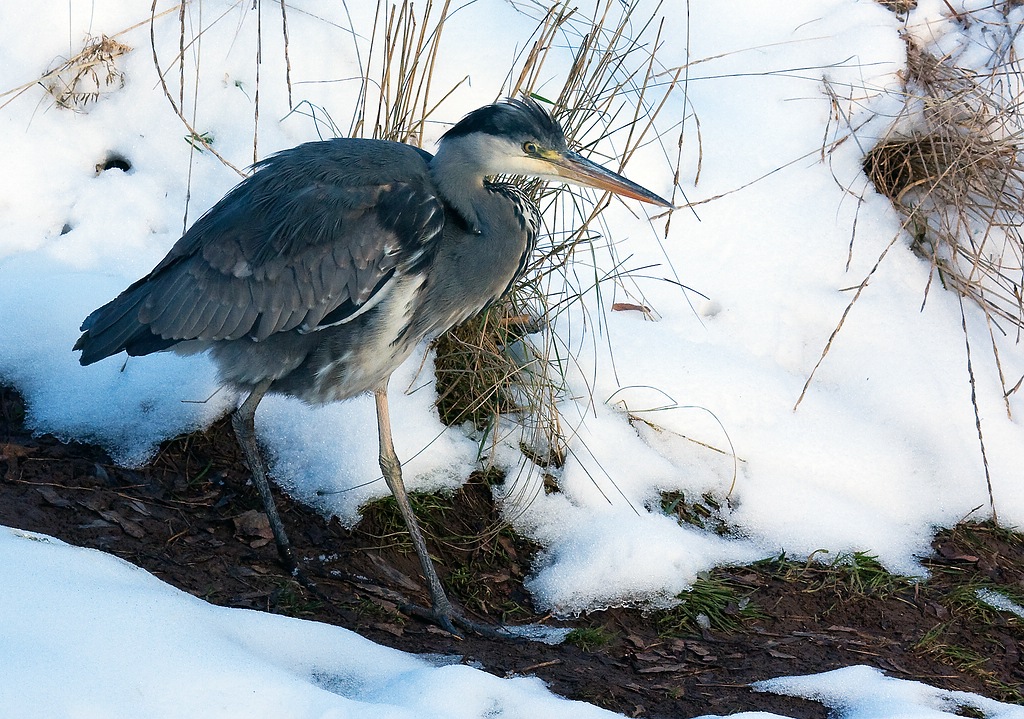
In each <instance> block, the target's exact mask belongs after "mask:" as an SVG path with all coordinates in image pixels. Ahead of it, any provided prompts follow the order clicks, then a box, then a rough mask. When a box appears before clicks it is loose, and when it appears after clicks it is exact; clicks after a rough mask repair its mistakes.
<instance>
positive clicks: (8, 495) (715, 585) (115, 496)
mask: <svg viewBox="0 0 1024 719" xmlns="http://www.w3.org/2000/svg"><path fill="white" fill-rule="evenodd" d="M23 417H24V406H23V403H22V401H21V398H20V397H19V396H18V395H17V393H15V392H14V391H13V390H11V389H7V388H0V524H5V525H9V526H14V527H18V528H22V529H26V530H31V531H35V532H42V533H45V534H49V535H53V536H56V537H58V538H60V539H62V540H64V541H66V542H69V543H71V544H76V545H80V546H86V547H93V548H96V549H101V550H103V551H106V552H110V553H112V554H115V555H117V556H119V557H122V558H123V559H126V560H128V561H129V562H132V563H133V564H136V565H139V566H141V567H144V568H146V569H147V570H148V571H150V572H152V573H153V574H155V575H156V576H158V577H160V578H161V579H163V580H164V581H166V582H168V583H170V584H173V585H174V586H176V587H179V588H181V589H183V590H184V591H186V592H189V593H191V594H194V595H196V596H199V597H202V598H203V599H205V600H207V601H210V602H213V603H215V604H220V605H224V606H231V607H246V608H250V609H259V610H263V611H268V612H275V613H281V614H287V615H291V616H297V617H302V618H306V619H315V620H318V621H323V622H328V623H331V624H337V625H340V626H344V627H347V628H350V629H352V630H354V631H356V632H359V633H360V634H362V635H364V636H367V637H369V638H370V639H372V640H374V641H376V642H379V643H381V644H386V645H388V646H392V647H397V648H399V649H403V650H405V651H409V652H431V653H442V654H449V655H451V654H456V655H460V656H462V657H463V661H465V662H474V663H479V664H480V665H482V666H483V667H484V668H485V669H486V670H487V671H489V672H492V673H494V674H496V675H498V676H506V675H512V674H519V675H522V674H528V675H536V676H538V677H540V678H541V679H543V680H544V681H545V682H546V683H547V684H548V685H549V686H550V687H551V689H552V690H553V691H555V692H557V693H559V694H561V695H563V696H566V697H569V698H572V699H580V700H584V701H588V702H592V703H594V704H597V705H599V706H602V707H606V708H608V709H611V710H614V711H617V712H621V713H623V714H625V715H627V716H642V717H692V716H697V715H701V714H729V713H734V712H738V711H749V710H765V711H773V712H777V713H779V714H784V715H786V716H792V717H799V718H801V719H802V718H805V717H806V718H808V719H811V718H815V717H826V716H827V715H828V712H827V710H826V709H825V708H824V707H822V706H821V705H819V704H816V703H814V702H809V701H804V700H799V699H793V698H789V697H781V696H775V695H772V694H763V693H758V692H755V691H753V690H751V689H750V688H749V687H748V684H749V683H750V682H752V681H756V680H759V679H766V678H771V677H776V676H782V675H790V674H807V673H816V672H822V671H826V670H829V669H835V668H838V667H843V666H847V665H850V664H867V665H871V666H875V667H878V668H880V669H882V670H884V671H885V672H887V673H888V674H890V675H892V676H894V677H899V678H904V679H913V680H919V681H923V682H927V683H928V684H931V685H934V686H939V687H944V688H948V689H959V690H967V691H973V692H978V693H980V694H984V695H986V696H990V697H993V698H997V699H1001V700H1003V701H1010V702H1017V703H1024V695H1022V692H1024V665H1022V661H1021V657H1022V653H1024V622H1021V621H1020V620H1018V619H1015V618H1013V617H1012V616H1011V615H1007V614H1005V613H999V612H996V611H993V610H991V609H987V608H986V607H985V605H983V604H980V603H979V602H977V601H976V600H974V596H975V594H974V592H975V590H976V589H977V588H978V587H983V586H987V587H1001V588H1004V590H1005V591H1007V592H1009V593H1010V594H1012V595H1015V596H1020V595H1021V594H1024V540H1022V537H1021V535H1020V534H1016V533H1013V532H1010V531H1007V530H1005V529H1002V528H999V527H995V526H992V525H990V524H968V523H964V524H962V525H960V526H959V527H957V528H956V529H955V530H952V531H943V532H942V533H940V534H939V536H938V537H937V538H936V540H935V543H934V550H935V552H934V555H933V556H931V557H929V558H927V560H926V564H927V566H928V567H929V569H930V570H931V574H932V576H931V578H930V579H929V580H928V581H925V582H919V583H914V582H908V581H904V580H902V579H901V578H898V577H892V576H891V575H887V574H885V573H884V572H882V571H880V570H879V568H878V567H877V565H875V564H874V563H873V562H872V561H871V560H870V558H866V557H856V558H853V559H854V560H855V561H854V564H852V565H844V566H842V567H832V568H829V567H824V566H821V565H805V564H803V563H794V562H789V561H787V560H785V558H779V559H778V560H776V561H769V562H763V563H760V564H758V565H755V566H750V567H742V568H732V569H728V570H721V571H718V572H716V573H715V574H714V575H712V576H711V577H709V578H708V580H706V581H705V582H703V583H702V585H701V587H700V589H701V592H700V593H699V596H697V595H695V596H693V597H691V599H690V601H688V602H686V603H684V604H683V605H682V606H681V607H680V608H679V609H677V610H676V611H674V612H663V611H659V612H642V611H639V610H636V609H616V610H610V611H601V612H594V613H592V614H590V615H588V616H584V617H579V618H577V619H573V620H571V621H557V620H555V619H553V618H551V617H547V616H544V615H543V614H541V613H538V612H536V611H535V610H534V608H533V607H532V605H531V602H530V597H529V595H528V594H527V593H526V592H525V591H524V590H523V586H522V582H523V579H524V577H526V576H528V575H529V573H530V571H531V566H532V562H533V560H534V557H535V555H536V551H537V547H535V546H533V545H532V544H531V543H530V542H528V541H526V540H524V539H523V538H521V537H517V536H516V535H515V534H513V533H512V532H511V530H509V529H508V528H502V526H501V523H500V520H499V516H498V512H497V510H496V508H495V507H494V504H493V502H492V500H491V493H490V489H489V487H488V485H487V483H486V479H485V477H483V476H474V477H473V478H472V479H471V481H470V482H468V483H467V485H466V486H465V488H464V489H462V490H461V491H460V492H458V493H457V494H456V495H455V496H453V497H418V498H417V511H418V512H419V513H420V514H421V518H422V520H423V523H424V524H425V529H426V531H427V532H428V535H429V537H430V539H429V541H431V543H432V546H431V551H432V553H433V554H434V556H435V557H436V558H437V560H438V564H439V567H440V572H441V576H442V580H443V581H444V582H445V584H446V586H447V587H448V588H449V590H450V593H451V595H452V597H453V598H454V599H455V600H456V601H458V602H460V603H461V604H462V605H463V606H464V607H465V608H466V609H467V610H468V612H469V613H470V614H471V615H472V616H474V617H476V618H478V619H479V620H481V621H484V622H491V623H497V622H507V623H512V624H516V623H528V622H542V623H548V624H552V625H558V626H572V627H575V628H576V629H577V631H576V632H574V633H573V634H572V635H571V641H570V642H567V643H565V644H562V645H559V646H548V645H544V644H539V643H533V642H511V641H507V640H492V639H485V638H481V637H476V636H467V637H466V638H465V639H461V640H460V639H456V638H453V637H451V636H449V635H447V634H445V633H444V632H441V631H440V630H438V629H436V628H435V627H433V626H431V625H429V624H426V623H424V622H422V621H420V620H418V619H412V618H409V617H406V616H403V615H402V614H401V613H400V612H399V611H398V607H399V606H400V605H401V604H402V603H404V602H417V603H420V604H425V603H427V595H426V591H425V588H424V586H423V585H422V583H421V580H420V578H419V577H420V575H419V571H418V565H417V563H416V559H415V556H414V554H413V553H412V551H411V547H410V545H409V544H408V541H407V538H406V536H405V534H404V532H403V531H402V527H401V522H400V519H399V518H398V516H397V512H396V510H395V508H394V506H393V503H392V502H389V501H382V502H380V503H377V504H375V505H374V506H372V507H370V508H369V509H368V510H367V512H366V516H365V517H364V519H363V521H362V522H361V523H360V524H359V525H358V526H356V527H355V528H353V529H351V530H349V529H346V528H344V527H342V526H340V525H339V524H338V522H337V521H330V522H328V521H325V520H324V519H323V518H322V517H320V516H318V515H317V514H315V513H313V512H311V511H310V510H309V509H307V508H305V507H303V506H301V505H298V504H296V503H294V502H291V501H289V500H288V499H287V498H286V497H283V496H280V495H279V499H278V501H279V506H280V509H281V511H282V515H283V517H284V521H285V524H286V526H287V527H288V529H289V532H290V534H291V538H292V541H293V543H294V544H295V545H296V549H297V552H298V554H299V556H300V557H303V558H305V560H306V566H307V568H308V572H309V574H310V575H311V576H312V577H313V578H314V579H315V581H316V582H317V585H318V587H319V590H320V592H321V593H322V595H323V596H322V597H317V596H315V595H313V594H311V593H310V592H309V591H307V590H306V589H304V588H303V587H301V586H299V585H298V584H297V583H296V582H295V581H293V580H292V579H291V578H290V577H289V576H288V575H287V573H286V572H285V571H284V569H283V567H282V566H281V565H280V564H279V563H278V561H277V553H276V550H275V547H274V544H273V542H272V541H268V539H267V537H266V536H265V527H264V525H263V524H262V523H261V521H260V520H261V519H263V517H261V515H260V513H259V510H260V504H259V499H258V497H257V495H256V492H255V490H254V489H253V488H252V486H251V484H249V483H248V472H247V470H246V468H245V466H244V463H243V461H242V460H241V457H240V452H239V451H238V449H237V447H236V445H235V442H234V439H233V436H232V434H231V431H230V427H229V425H228V423H227V422H226V421H221V422H219V423H217V424H215V425H214V426H213V427H212V428H210V429H209V430H208V431H207V432H204V433H197V434H193V435H189V436H186V437H182V438H178V439H175V440H173V441H170V442H168V443H166V444H165V445H164V446H163V448H162V450H161V452H160V453H159V455H158V456H157V457H156V459H155V460H154V461H153V462H152V463H151V464H150V465H148V466H146V467H144V468H141V469H136V470H127V469H124V468H120V467H117V466H116V465H114V464H113V463H112V462H111V460H110V458H109V457H108V456H107V455H106V454H105V453H104V452H103V450H101V449H99V448H97V447H93V446H88V445H82V444H64V443H61V442H59V441H57V440H55V439H54V438H52V437H48V436H42V437H34V436H33V435H32V433H31V432H30V431H28V430H27V429H26V428H25V427H24V424H23ZM964 713H965V715H966V716H973V714H971V713H970V712H969V711H967V710H965V712H964Z"/></svg>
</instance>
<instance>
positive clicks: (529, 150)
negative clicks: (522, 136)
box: [523, 142, 538, 155]
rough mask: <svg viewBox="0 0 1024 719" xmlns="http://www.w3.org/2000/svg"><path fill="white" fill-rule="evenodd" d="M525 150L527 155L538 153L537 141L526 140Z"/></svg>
mask: <svg viewBox="0 0 1024 719" xmlns="http://www.w3.org/2000/svg"><path fill="white" fill-rule="evenodd" d="M523 152H525V153H526V154H527V155H536V154H537V152H538V150H537V143H535V142H524V143H523Z"/></svg>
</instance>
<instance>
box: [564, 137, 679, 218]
mask: <svg viewBox="0 0 1024 719" xmlns="http://www.w3.org/2000/svg"><path fill="white" fill-rule="evenodd" d="M546 159H548V161H549V162H550V163H551V165H552V167H553V169H554V173H555V174H556V175H557V176H558V177H560V178H561V179H563V180H566V181H568V182H574V183H576V184H578V185H584V186H586V187H594V188H597V189H598V190H607V191H608V192H614V193H615V194H616V195H622V196H624V197H631V198H632V199H634V200H640V201H641V202H647V203H650V204H652V205H659V206H661V207H674V205H673V204H672V203H671V202H669V201H668V200H666V199H664V198H662V197H658V196H657V195H655V194H654V193H653V192H651V191H650V190H648V189H646V188H643V187H640V185H638V184H636V183H635V182H633V181H632V180H627V179H626V178H625V177H623V176H622V175H619V174H617V173H615V172H612V171H611V170H609V169H607V168H604V167H601V165H598V164H597V163H594V162H591V161H590V160H588V159H587V158H585V157H583V156H582V155H579V154H577V153H575V152H568V151H567V152H563V153H560V154H557V155H555V156H553V157H550V158H546Z"/></svg>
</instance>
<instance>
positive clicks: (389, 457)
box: [373, 381, 458, 634]
mask: <svg viewBox="0 0 1024 719" xmlns="http://www.w3.org/2000/svg"><path fill="white" fill-rule="evenodd" d="M373 396H374V399H375V400H376V401H377V430H378V432H379V434H380V469H381V471H382V472H383V473H384V481H385V482H387V483H388V488H390V489H391V494H393V495H394V496H395V502H397V503H398V511H400V512H401V513H402V518H403V519H404V520H405V526H406V527H408V529H409V535H410V536H411V537H412V546H413V547H414V548H415V549H416V554H417V555H418V556H419V559H420V566H422V567H423V576H424V577H426V579H427V584H428V585H429V586H430V602H431V604H432V605H433V610H434V618H435V619H436V620H437V622H438V623H439V624H440V625H441V626H442V627H443V628H444V629H446V630H447V631H449V632H451V633H452V634H458V632H456V631H455V627H454V626H452V618H453V617H454V616H455V612H454V610H453V608H452V603H451V602H450V601H449V600H448V596H447V595H446V594H445V593H444V587H442V586H441V580H440V579H439V578H438V576H437V571H436V570H435V569H434V562H433V560H432V559H431V558H430V555H429V554H428V553H427V542H426V540H424V539H423V532H421V531H420V525H419V522H417V521H416V515H415V514H413V511H412V505H411V504H409V494H408V493H407V492H406V491H405V482H403V481H402V465H401V463H400V462H399V461H398V455H396V454H395V444H394V442H393V441H392V439H391V415H390V413H389V411H388V385H387V382H386V381H385V382H384V383H383V384H382V385H381V386H380V387H378V388H377V389H375V390H374V392H373Z"/></svg>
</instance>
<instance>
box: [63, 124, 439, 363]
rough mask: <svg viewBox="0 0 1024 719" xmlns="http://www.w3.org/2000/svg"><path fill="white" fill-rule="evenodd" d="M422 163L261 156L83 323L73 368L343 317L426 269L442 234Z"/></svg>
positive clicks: (313, 147)
mask: <svg viewBox="0 0 1024 719" xmlns="http://www.w3.org/2000/svg"><path fill="white" fill-rule="evenodd" d="M429 157H430V156H429V155H427V154H426V153H423V152H422V151H419V150H416V149H414V148H411V147H408V146H405V145H400V144H398V143H386V142H379V141H370V140H331V141H327V142H319V143H308V144H306V145H300V146H299V147H296V148H293V149H291V150H287V151H285V152H283V153H279V154H278V155H275V156H273V157H271V158H268V159H267V160H265V161H264V162H263V163H261V164H260V165H259V166H258V169H257V171H256V172H255V173H254V174H253V175H252V176H251V177H249V178H248V179H246V180H245V181H243V182H242V183H241V184H240V185H239V186H238V187H236V188H235V189H234V190H232V191H231V192H230V193H228V194H227V195H226V196H225V197H224V198H223V199H222V200H221V201H220V202H219V203H217V204H216V205H215V206H214V207H213V208H212V209H211V210H210V211H209V212H207V213H206V214H205V215H204V216H203V217H201V218H200V219H199V220H198V221H197V222H196V223H195V224H194V225H193V226H192V227H191V228H190V229H189V230H188V231H187V232H186V233H185V235H184V236H183V237H182V238H181V239H180V240H178V242H177V243H175V245H174V247H172V248H171V251H170V252H169V253H168V255H167V256H166V257H165V258H164V259H163V260H162V261H161V262H160V264H158V265H157V267H156V268H155V269H154V270H153V271H152V272H151V273H150V274H149V275H148V276H147V277H145V278H143V279H141V280H139V281H138V282H136V283H134V284H133V285H132V286H131V287H129V288H128V289H127V290H125V292H123V293H122V294H121V295H120V296H118V297H117V298H115V299H114V300H112V301H111V302H110V303H108V304H107V305H105V306H104V307H101V308H100V309H98V310H97V311H96V312H94V313H92V314H91V315H90V316H89V317H88V318H87V319H86V321H85V323H83V326H82V330H83V332H84V334H83V335H82V337H81V338H80V339H79V342H78V344H77V345H76V347H78V348H81V349H84V350H85V351H84V352H83V356H82V361H83V363H86V364H87V363H89V362H94V361H96V360H97V359H101V358H102V357H104V356H108V355H110V354H115V353H116V352H118V351H121V350H128V351H129V353H133V348H134V349H135V350H136V351H138V352H139V353H145V352H146V351H154V350H152V349H148V348H150V347H156V348H159V349H164V348H166V347H167V346H169V345H171V344H174V342H177V341H186V340H208V341H218V340H225V339H229V340H234V339H239V338H241V337H244V336H247V335H248V336H249V337H251V338H253V339H254V340H257V341H262V340H265V339H267V338H268V337H270V336H271V335H273V334H276V333H279V332H290V331H294V330H298V331H300V332H314V331H316V330H317V329H320V328H322V326H325V325H336V324H338V323H342V322H345V321H347V320H349V319H351V318H352V317H354V316H356V315H357V314H359V313H360V312H361V311H362V309H363V308H364V307H365V306H367V304H368V303H371V302H374V296H375V294H376V293H378V292H382V291H383V292H386V291H387V287H388V283H389V281H390V280H391V278H392V277H393V276H394V275H395V274H396V273H398V274H406V273H410V272H414V271H416V270H417V269H418V268H420V267H422V266H423V263H424V258H427V261H429V258H430V257H432V255H433V252H434V250H435V248H436V245H437V243H438V242H439V241H440V239H441V237H442V235H443V230H444V207H443V204H442V202H441V200H440V198H439V197H438V196H437V194H436V191H435V190H434V188H433V184H432V182H431V180H430V175H429V168H428V165H427V161H428V160H429ZM378 299H379V298H378Z"/></svg>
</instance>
